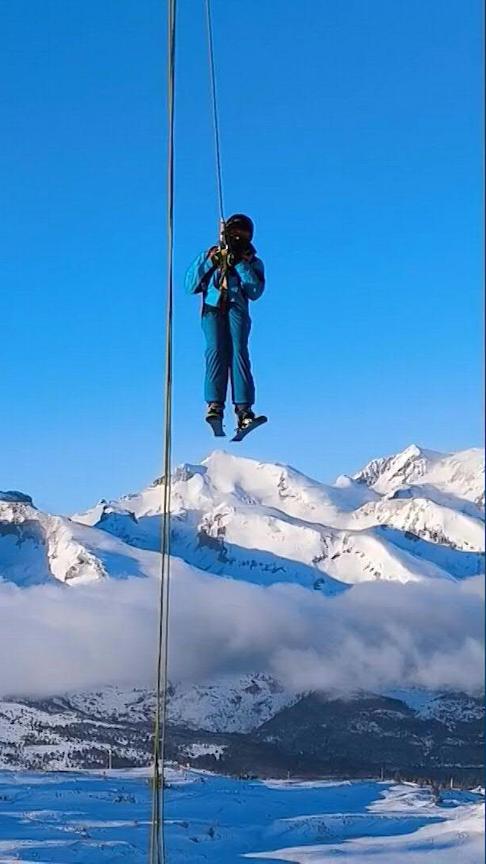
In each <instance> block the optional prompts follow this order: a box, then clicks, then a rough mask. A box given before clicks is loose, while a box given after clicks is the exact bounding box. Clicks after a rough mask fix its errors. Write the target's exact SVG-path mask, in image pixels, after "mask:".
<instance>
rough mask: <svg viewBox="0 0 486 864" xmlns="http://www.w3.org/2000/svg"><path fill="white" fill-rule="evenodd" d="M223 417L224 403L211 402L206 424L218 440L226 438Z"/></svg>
mask: <svg viewBox="0 0 486 864" xmlns="http://www.w3.org/2000/svg"><path fill="white" fill-rule="evenodd" d="M223 416H224V405H223V403H222V402H209V404H208V410H207V411H206V423H209V425H210V426H211V429H212V430H213V434H214V435H215V436H216V438H224V428H223Z"/></svg>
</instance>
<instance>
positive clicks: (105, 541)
mask: <svg viewBox="0 0 486 864" xmlns="http://www.w3.org/2000/svg"><path fill="white" fill-rule="evenodd" d="M156 569H157V562H156V560H155V556H154V555H151V554H149V553H147V552H143V551H140V550H136V549H134V548H133V547H131V546H129V545H127V544H126V543H124V542H123V541H121V540H119V539H118V538H117V537H116V536H114V535H112V534H107V533H106V532H105V531H100V530H98V529H97V528H87V527H86V526H85V525H81V524H80V523H78V522H74V521H72V520H71V519H69V518H65V517H62V516H51V515H49V514H47V513H43V512H42V511H40V510H37V508H36V507H35V506H34V504H33V502H32V499H31V498H30V497H29V496H28V495H25V494H23V493H21V492H0V582H1V581H5V582H13V583H14V584H16V585H19V586H21V587H29V586H33V585H42V584H47V583H55V582H56V581H57V582H61V583H64V584H65V585H81V584H86V583H87V582H93V581H97V580H100V579H106V578H108V577H112V578H117V579H120V578H129V577H132V576H144V575H147V574H148V573H150V572H156Z"/></svg>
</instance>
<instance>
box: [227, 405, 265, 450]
mask: <svg viewBox="0 0 486 864" xmlns="http://www.w3.org/2000/svg"><path fill="white" fill-rule="evenodd" d="M235 410H236V417H237V420H238V425H237V427H236V434H235V435H234V437H233V438H232V439H231V440H232V441H234V442H238V441H243V438H246V436H247V435H248V434H249V433H250V432H252V431H253V429H256V428H257V427H258V426H262V425H263V424H264V423H266V422H267V418H266V417H264V416H263V415H261V416H260V417H257V416H256V415H255V413H254V412H253V411H252V410H251V408H250V407H249V406H248V405H238V406H236V409H235Z"/></svg>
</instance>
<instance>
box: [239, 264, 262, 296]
mask: <svg viewBox="0 0 486 864" xmlns="http://www.w3.org/2000/svg"><path fill="white" fill-rule="evenodd" d="M235 270H236V272H237V273H238V276H239V278H240V284H241V290H242V291H243V294H244V295H245V297H246V298H247V299H248V300H258V298H259V297H261V296H262V294H263V292H264V290H265V270H264V267H263V261H261V260H260V258H256V257H254V258H251V259H250V260H245V259H244V258H243V259H242V260H241V261H238V264H235Z"/></svg>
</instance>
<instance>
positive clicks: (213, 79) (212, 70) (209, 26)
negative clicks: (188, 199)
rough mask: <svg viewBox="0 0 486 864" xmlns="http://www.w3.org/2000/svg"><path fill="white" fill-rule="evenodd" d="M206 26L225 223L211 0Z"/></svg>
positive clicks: (220, 200)
mask: <svg viewBox="0 0 486 864" xmlns="http://www.w3.org/2000/svg"><path fill="white" fill-rule="evenodd" d="M206 27H207V36H208V57H209V77H210V83H211V104H212V108H213V132H214V152H215V157H216V182H217V192H218V207H219V219H220V222H221V223H222V224H223V225H224V202H223V176H222V175H223V172H222V168H221V144H220V132H219V113H218V99H217V90H216V65H215V62H214V39H213V20H212V15H211V0H206Z"/></svg>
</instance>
